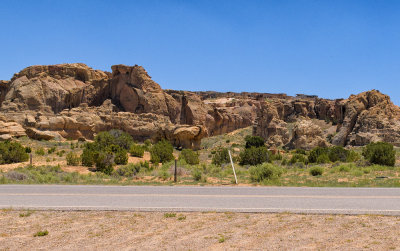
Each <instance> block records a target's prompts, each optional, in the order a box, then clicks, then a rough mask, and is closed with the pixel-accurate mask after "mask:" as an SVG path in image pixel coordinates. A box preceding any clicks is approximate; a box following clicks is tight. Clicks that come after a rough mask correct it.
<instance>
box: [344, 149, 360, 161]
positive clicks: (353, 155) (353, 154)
mask: <svg viewBox="0 0 400 251" xmlns="http://www.w3.org/2000/svg"><path fill="white" fill-rule="evenodd" d="M358 160H360V154H359V153H357V152H355V151H353V150H351V151H349V154H348V155H347V158H346V162H356V161H358Z"/></svg>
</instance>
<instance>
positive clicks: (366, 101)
mask: <svg viewBox="0 0 400 251" xmlns="http://www.w3.org/2000/svg"><path fill="white" fill-rule="evenodd" d="M111 69H112V72H111V73H109V72H103V71H99V70H94V69H92V68H90V67H88V66H86V65H84V64H60V65H48V66H31V67H28V68H25V69H23V70H22V71H21V72H19V73H17V74H15V75H14V76H13V78H12V79H11V80H10V81H0V121H2V122H3V123H2V125H4V126H2V128H0V129H1V130H0V131H1V132H0V134H1V135H5V136H4V137H3V138H7V137H8V136H20V135H23V134H24V132H23V130H26V133H27V134H28V136H30V137H33V138H45V139H48V138H61V137H64V138H74V139H76V138H89V139H90V138H93V136H94V135H95V134H96V133H98V132H99V131H103V130H109V129H112V128H118V129H121V130H124V131H126V132H129V133H130V134H131V135H132V136H133V137H134V138H135V139H137V140H144V139H147V138H150V139H154V140H156V139H161V138H165V139H168V140H170V141H171V142H172V143H174V144H175V145H176V146H182V147H191V148H199V147H200V141H201V139H202V138H204V137H206V136H212V135H218V134H223V133H228V132H231V131H233V130H236V129H239V128H243V127H248V126H251V125H253V126H254V134H255V135H259V136H261V137H263V138H264V139H265V140H266V142H267V144H268V145H269V146H287V147H292V148H293V147H296V148H298V147H300V148H307V149H308V148H312V147H315V146H324V145H328V144H330V143H332V144H335V145H364V144H367V143H369V142H371V141H378V140H383V141H388V142H391V143H395V144H398V143H399V142H400V140H399V139H400V135H399V131H400V126H399V121H400V118H399V116H400V115H399V114H400V112H399V107H397V106H395V105H393V104H392V103H391V102H390V98H389V97H388V96H386V95H383V94H381V93H379V92H378V91H374V90H373V91H370V92H365V93H361V94H359V95H353V96H351V97H350V98H349V99H346V100H327V99H319V98H318V97H316V96H308V95H298V96H297V97H290V96H287V95H286V94H269V93H249V92H244V93H232V92H230V93H218V92H189V91H174V90H163V89H162V88H161V87H160V86H159V85H158V84H157V83H156V82H155V81H153V80H152V79H151V77H150V76H149V74H148V73H147V72H146V71H145V69H144V68H143V67H141V66H137V65H135V66H126V65H114V66H112V67H111ZM6 125H7V126H6ZM7 128H9V129H7ZM10 128H14V129H15V130H14V129H13V130H14V132H12V129H10ZM8 131H9V133H8Z"/></svg>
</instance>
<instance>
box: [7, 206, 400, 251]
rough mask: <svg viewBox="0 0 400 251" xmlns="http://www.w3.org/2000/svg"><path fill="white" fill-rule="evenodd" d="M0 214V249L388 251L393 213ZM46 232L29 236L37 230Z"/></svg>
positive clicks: (394, 242)
mask: <svg viewBox="0 0 400 251" xmlns="http://www.w3.org/2000/svg"><path fill="white" fill-rule="evenodd" d="M20 213H21V211H13V210H2V211H1V212H0V226H2V227H1V229H0V250H22V249H23V250H33V249H45V250H116V249H120V250H121V249H122V250H132V249H137V250H160V249H163V250H164V249H165V250H239V249H240V250H293V249H297V250H303V249H311V250H320V249H322V250H350V249H351V250H361V249H370V250H391V249H398V247H399V246H400V239H399V238H398V233H399V232H400V217H389V216H339V215H337V216H333V215H296V214H239V213H213V212H210V213H177V214H176V217H165V214H164V213H161V212H160V213H137V212H99V211H97V212H54V211H53V212H51V211H50V212H49V211H40V212H34V213H32V214H31V215H29V217H19V214H20ZM44 229H45V230H47V231H48V235H46V236H41V237H40V236H39V237H34V236H33V235H34V234H35V233H37V232H38V231H43V230H44Z"/></svg>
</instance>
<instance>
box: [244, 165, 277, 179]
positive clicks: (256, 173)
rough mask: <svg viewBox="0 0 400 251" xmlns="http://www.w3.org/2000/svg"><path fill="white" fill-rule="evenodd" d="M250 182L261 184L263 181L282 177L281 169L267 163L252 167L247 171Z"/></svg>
mask: <svg viewBox="0 0 400 251" xmlns="http://www.w3.org/2000/svg"><path fill="white" fill-rule="evenodd" d="M249 173H250V180H251V181H252V182H262V181H264V180H269V179H274V178H278V177H280V176H281V175H282V173H283V169H282V168H280V167H277V166H274V165H272V164H269V163H265V164H262V165H258V166H253V167H251V168H250V169H249Z"/></svg>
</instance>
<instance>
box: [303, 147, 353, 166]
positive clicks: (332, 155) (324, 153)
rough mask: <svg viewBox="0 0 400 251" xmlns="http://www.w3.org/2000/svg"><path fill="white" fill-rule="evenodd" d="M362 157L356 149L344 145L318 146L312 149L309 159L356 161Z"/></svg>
mask: <svg viewBox="0 0 400 251" xmlns="http://www.w3.org/2000/svg"><path fill="white" fill-rule="evenodd" d="M359 159H360V155H359V154H358V153H356V152H355V151H349V150H347V149H345V148H343V147H342V146H333V147H329V148H328V147H316V148H314V149H312V150H311V151H310V154H309V156H308V160H309V162H310V163H319V164H322V163H329V162H337V161H340V162H355V161H357V160H359Z"/></svg>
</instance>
